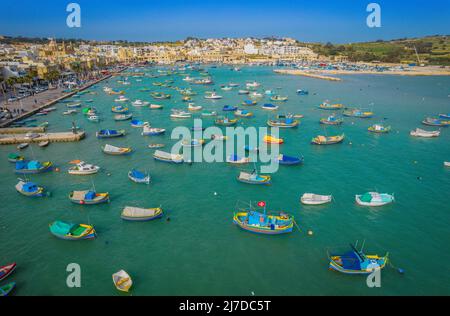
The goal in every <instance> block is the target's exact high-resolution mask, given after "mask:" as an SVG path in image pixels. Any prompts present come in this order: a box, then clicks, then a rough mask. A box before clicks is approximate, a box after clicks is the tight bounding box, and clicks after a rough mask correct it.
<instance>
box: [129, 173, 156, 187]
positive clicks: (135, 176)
mask: <svg viewBox="0 0 450 316" xmlns="http://www.w3.org/2000/svg"><path fill="white" fill-rule="evenodd" d="M128 178H129V179H130V180H131V181H133V182H136V183H145V184H150V179H151V178H150V174H149V173H148V172H147V173H144V172H141V171H139V170H137V169H133V170H131V171H130V172H128Z"/></svg>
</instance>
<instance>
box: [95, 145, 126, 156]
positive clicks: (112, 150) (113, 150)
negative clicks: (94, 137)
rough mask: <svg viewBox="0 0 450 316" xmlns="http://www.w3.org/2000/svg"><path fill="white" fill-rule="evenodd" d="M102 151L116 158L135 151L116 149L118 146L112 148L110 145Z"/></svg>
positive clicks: (123, 148) (122, 148)
mask: <svg viewBox="0 0 450 316" xmlns="http://www.w3.org/2000/svg"><path fill="white" fill-rule="evenodd" d="M102 150H103V152H104V153H105V154H108V155H115V156H120V155H127V154H130V153H131V152H132V151H133V149H132V148H131V147H116V146H112V145H109V144H106V145H105V146H103V147H102Z"/></svg>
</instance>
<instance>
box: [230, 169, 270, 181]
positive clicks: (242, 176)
mask: <svg viewBox="0 0 450 316" xmlns="http://www.w3.org/2000/svg"><path fill="white" fill-rule="evenodd" d="M237 180H238V181H240V182H243V183H248V184H257V185H270V184H271V182H272V178H271V177H270V176H265V175H259V174H258V173H257V171H256V170H254V171H253V172H252V173H249V172H244V171H241V172H240V173H239V176H238V177H237Z"/></svg>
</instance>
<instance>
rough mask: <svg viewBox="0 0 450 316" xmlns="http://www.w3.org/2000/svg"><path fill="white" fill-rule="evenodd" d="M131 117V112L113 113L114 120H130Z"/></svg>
mask: <svg viewBox="0 0 450 316" xmlns="http://www.w3.org/2000/svg"><path fill="white" fill-rule="evenodd" d="M132 118H133V114H131V113H129V114H117V115H114V120H115V121H128V120H131V119H132Z"/></svg>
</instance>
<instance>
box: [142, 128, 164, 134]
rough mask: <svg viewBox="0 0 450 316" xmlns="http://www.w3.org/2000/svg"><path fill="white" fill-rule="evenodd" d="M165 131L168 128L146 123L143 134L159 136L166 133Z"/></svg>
mask: <svg viewBox="0 0 450 316" xmlns="http://www.w3.org/2000/svg"><path fill="white" fill-rule="evenodd" d="M165 132H166V130H165V129H164V128H154V127H150V126H148V125H146V126H144V129H143V130H142V136H158V135H162V134H164V133H165Z"/></svg>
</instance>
